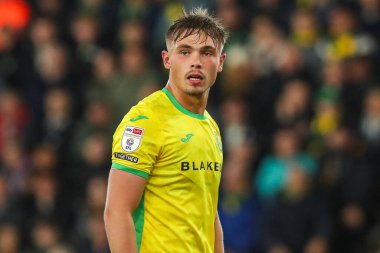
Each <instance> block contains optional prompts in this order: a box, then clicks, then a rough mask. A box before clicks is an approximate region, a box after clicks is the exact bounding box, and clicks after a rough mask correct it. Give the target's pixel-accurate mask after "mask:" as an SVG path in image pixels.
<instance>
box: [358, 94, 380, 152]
mask: <svg viewBox="0 0 380 253" xmlns="http://www.w3.org/2000/svg"><path fill="white" fill-rule="evenodd" d="M360 130H361V133H362V134H363V136H364V138H365V140H366V141H367V142H368V144H369V146H370V148H371V149H372V150H376V149H377V150H378V148H379V147H380V89H379V88H376V89H372V90H369V91H368V93H367V94H366V97H365V100H364V111H363V114H362V118H361V124H360Z"/></svg>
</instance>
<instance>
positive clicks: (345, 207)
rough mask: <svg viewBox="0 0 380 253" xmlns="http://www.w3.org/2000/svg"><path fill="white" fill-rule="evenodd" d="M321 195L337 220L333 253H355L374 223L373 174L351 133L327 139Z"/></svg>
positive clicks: (342, 131)
mask: <svg viewBox="0 0 380 253" xmlns="http://www.w3.org/2000/svg"><path fill="white" fill-rule="evenodd" d="M326 145H327V150H326V153H325V155H324V156H323V157H322V160H321V162H320V164H321V168H320V172H319V180H318V181H319V183H318V186H319V191H318V192H320V194H321V196H322V197H323V198H324V202H325V203H326V205H327V207H328V208H329V211H330V213H331V217H332V218H333V220H334V223H335V224H334V228H335V229H336V231H334V232H335V233H334V236H333V237H332V241H331V245H332V246H331V248H332V251H333V252H356V251H355V250H359V249H360V248H361V247H362V246H363V245H362V244H361V240H362V238H363V235H364V234H365V232H366V230H367V229H368V227H369V226H370V224H371V223H372V219H371V216H372V217H373V213H372V209H373V205H372V204H371V201H372V200H373V195H374V192H373V190H374V183H375V181H374V177H373V176H374V174H373V171H372V168H371V167H370V164H369V163H368V161H367V159H366V157H365V156H364V155H365V154H364V149H363V146H362V145H361V143H360V142H358V141H357V139H356V138H355V136H354V135H353V134H352V133H351V132H350V131H349V130H348V129H344V128H343V129H337V130H335V131H333V132H331V133H330V134H329V135H328V136H327V137H326Z"/></svg>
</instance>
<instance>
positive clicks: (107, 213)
mask: <svg viewBox="0 0 380 253" xmlns="http://www.w3.org/2000/svg"><path fill="white" fill-rule="evenodd" d="M113 217H114V214H113V212H112V210H111V209H110V208H109V207H106V208H104V212H103V220H104V225H105V227H106V228H107V226H108V224H110V223H111V222H112V219H113Z"/></svg>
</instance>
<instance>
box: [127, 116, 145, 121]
mask: <svg viewBox="0 0 380 253" xmlns="http://www.w3.org/2000/svg"><path fill="white" fill-rule="evenodd" d="M140 119H149V118H148V117H147V116H144V115H139V116H137V117H136V118H131V119H130V121H131V122H135V121H138V120H140Z"/></svg>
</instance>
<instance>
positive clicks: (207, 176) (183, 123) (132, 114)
mask: <svg viewBox="0 0 380 253" xmlns="http://www.w3.org/2000/svg"><path fill="white" fill-rule="evenodd" d="M113 138H114V139H113V148H112V168H114V169H120V170H124V171H127V172H129V173H133V174H136V175H138V176H141V177H144V178H146V180H147V182H146V187H145V191H144V194H143V197H142V199H141V201H140V203H139V205H138V207H137V209H136V210H135V212H134V214H133V219H134V223H135V227H136V235H137V243H138V249H139V252H141V253H146V252H154V253H157V252H160V253H161V252H165V253H170V252H176V253H178V252H186V253H211V252H214V241H215V231H214V221H215V216H216V212H217V202H218V189H219V182H220V177H221V171H222V163H223V152H222V144H221V138H220V132H219V129H218V126H217V124H216V123H215V121H214V120H213V119H212V118H211V116H210V115H209V114H208V113H207V112H205V113H204V114H195V113H192V112H190V111H188V110H187V109H185V108H184V107H182V106H181V105H180V104H179V103H178V101H177V100H176V99H175V98H174V97H173V95H172V94H171V93H170V92H169V91H168V90H167V89H166V88H164V89H163V90H161V91H157V92H155V93H153V94H152V95H150V96H148V97H146V98H145V99H143V100H142V101H140V103H138V104H137V105H136V106H134V107H132V109H131V110H130V111H129V112H128V113H127V114H126V115H125V117H124V119H123V120H122V121H121V123H120V125H119V126H118V128H117V130H116V132H115V134H114V136H113ZM126 194H128V193H127V192H126Z"/></svg>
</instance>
